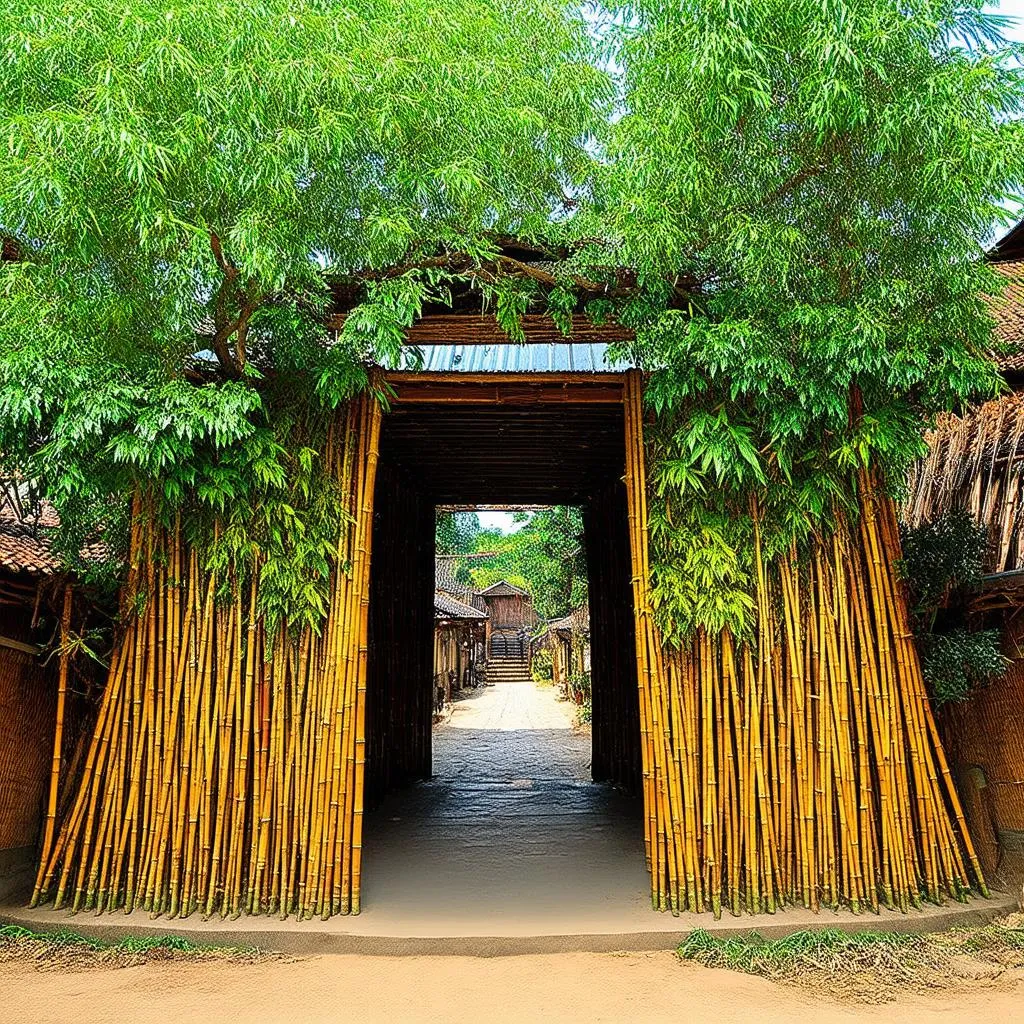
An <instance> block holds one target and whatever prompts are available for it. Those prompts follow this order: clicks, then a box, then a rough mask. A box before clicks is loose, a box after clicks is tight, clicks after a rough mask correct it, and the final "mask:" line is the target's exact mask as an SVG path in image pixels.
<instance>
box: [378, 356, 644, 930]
mask: <svg viewBox="0 0 1024 1024" xmlns="http://www.w3.org/2000/svg"><path fill="white" fill-rule="evenodd" d="M393 382H394V384H395V386H396V388H397V392H398V396H397V400H396V402H395V404H394V406H393V408H392V410H391V411H390V412H389V413H388V415H387V416H385V419H384V423H383V427H382V433H381V444H380V462H379V468H378V482H377V492H376V501H375V522H374V538H373V552H374V555H373V567H372V577H371V595H370V638H369V639H370V643H369V650H370V660H369V666H368V680H367V772H366V786H367V801H368V806H370V807H372V808H375V810H374V811H373V813H372V814H371V815H370V816H369V817H368V819H367V824H366V834H365V846H366V848H367V855H366V857H365V860H364V864H365V869H364V886H365V893H366V898H365V904H364V905H365V906H366V907H367V908H374V907H378V906H380V905H381V904H382V903H383V904H387V903H397V902H399V901H400V902H401V905H402V908H403V914H406V915H408V914H410V913H411V914H413V916H415V914H416V908H417V907H419V908H420V909H421V910H422V912H423V914H424V916H425V917H428V916H433V915H436V914H437V913H446V912H447V913H452V914H455V915H456V916H458V915H459V914H460V913H472V912H473V911H474V907H475V909H476V910H477V911H479V909H480V908H481V907H486V908H488V911H489V912H494V911H495V910H498V911H500V909H502V908H503V907H504V908H505V909H506V910H507V911H508V913H509V914H510V915H517V916H521V915H527V916H529V914H530V913H531V912H533V913H537V912H538V911H540V910H541V908H543V907H547V910H546V911H545V913H548V914H551V913H554V912H555V909H556V908H557V907H558V906H562V908H563V909H564V907H565V905H566V903H575V904H577V905H588V904H592V905H597V904H599V903H601V902H602V901H604V902H606V901H607V900H608V898H609V896H610V895H611V894H612V893H613V892H616V893H619V894H620V895H621V897H622V899H623V900H625V901H629V902H631V903H632V902H636V903H637V905H638V906H642V905H644V904H645V903H646V901H645V898H644V894H645V889H646V887H647V882H646V879H647V875H646V871H645V867H644V854H643V823H642V816H641V810H640V788H641V787H640V725H639V706H638V695H637V676H636V671H637V669H636V655H635V650H636V648H635V635H634V615H633V596H632V591H631V582H630V579H631V568H630V546H629V532H628V527H627V508H626V506H627V502H626V491H625V486H624V484H623V476H624V474H625V426H624V418H623V405H622V383H621V378H619V377H618V376H616V375H610V374H601V375H599V376H598V375H595V377H594V378H593V379H585V380H578V379H577V380H573V379H571V378H569V379H566V378H565V377H556V376H554V375H552V376H550V377H548V376H546V375H543V376H542V375H538V374H531V375H529V380H528V382H527V381H522V382H520V381H518V380H515V379H508V378H501V379H500V382H499V383H496V382H495V376H494V375H490V376H489V378H488V380H487V382H486V383H483V382H476V381H474V380H473V379H471V378H470V379H468V380H467V379H465V377H463V376H461V375H460V377H459V379H457V380H447V379H438V378H437V377H433V376H427V375H414V376H413V375H410V376H408V377H405V376H398V377H396V378H393ZM492 503H493V504H517V503H521V504H535V505H547V504H562V505H570V504H571V505H578V506H580V507H581V508H582V510H583V520H584V541H585V550H586V562H587V576H588V583H589V613H590V636H591V671H592V709H593V711H592V740H591V743H590V744H589V746H590V749H585V748H586V746H587V743H586V740H585V739H584V740H583V741H582V747H583V749H581V741H580V739H579V737H578V736H575V735H572V734H571V733H570V734H568V735H567V734H562V735H559V736H557V737H554V736H549V737H544V736H543V735H541V734H542V733H543V731H544V728H545V726H551V727H554V728H556V729H557V728H558V723H557V722H556V721H554V720H552V722H547V721H546V719H543V715H540V716H539V717H540V719H541V721H540V722H539V725H540V727H539V728H536V729H534V730H533V733H532V735H529V734H530V732H531V730H530V729H529V727H528V726H529V725H530V724H534V725H536V724H538V715H537V714H535V713H533V712H531V714H533V717H534V721H533V723H530V722H528V721H527V720H526V719H525V718H524V719H523V721H519V719H518V718H517V717H516V714H515V713H512V714H511V716H510V717H508V718H506V720H505V724H504V725H502V724H500V723H499V722H498V719H497V718H495V719H494V722H495V728H494V732H493V733H492V734H491V735H481V734H474V735H473V736H469V735H468V734H467V735H466V736H464V737H459V736H452V735H449V736H448V737H447V738H446V740H445V742H446V743H448V744H452V743H455V744H462V746H461V747H460V749H462V750H464V751H466V752H467V754H466V756H468V757H471V758H475V759H476V760H475V762H474V763H473V764H469V765H461V766H460V765H458V762H457V761H453V760H452V758H451V757H448V756H447V755H448V754H449V753H450V752H451V751H450V748H446V758H445V764H444V765H441V764H440V763H439V764H438V766H437V769H438V770H437V771H435V764H434V760H433V749H432V725H431V721H432V711H433V699H432V697H433V686H432V667H433V658H432V655H433V648H432V637H433V621H434V619H433V598H434V510H435V507H436V506H437V505H450V504H458V505H474V504H492ZM486 692H487V691H486V690H484V691H481V699H487V698H486V697H485V696H484V695H486ZM510 692H511V691H510ZM492 696H493V694H492ZM474 699H476V698H475V697H474ZM491 717H492V718H494V716H493V715H492V716H491ZM520 717H522V715H520ZM527 717H529V716H527ZM487 719H488V715H486V714H485V715H483V716H482V717H481V718H479V719H476V720H475V721H476V722H477V724H479V722H481V721H486V720H487ZM486 731H487V730H486V728H484V729H482V730H481V733H484V732H486ZM502 732H505V733H506V735H505V736H501V735H498V734H499V733H502ZM516 733H518V741H519V744H518V746H517V747H513V746H511V745H510V737H512V736H513V734H516ZM470 741H472V742H470ZM553 742H557V743H558V744H560V746H559V747H558V749H559V750H565V751H567V752H568V753H567V755H566V760H565V762H564V763H563V762H562V760H561V759H560V758H554V759H552V758H551V757H548V758H547V760H548V763H547V764H542V763H538V762H539V761H540V760H542V759H543V755H541V756H540V757H537V756H535V755H536V754H537V752H541V751H543V750H544V749H548V750H552V749H554V748H553V747H551V746H550V745H549V746H547V747H545V744H546V743H548V744H550V743H553ZM524 751H525V752H527V754H529V752H530V751H533V752H534V755H530V756H526V754H524ZM452 756H453V757H455V758H457V757H458V756H459V755H458V754H457V753H455V754H454V755H452ZM517 757H518V759H517ZM524 757H525V760H524ZM531 757H532V760H531ZM453 765H455V766H456V767H455V769H453ZM425 780H432V781H427V782H426V783H425V784H424V782H425ZM412 783H419V785H410V784H412ZM595 783H599V784H604V785H595ZM607 784H614V785H607ZM481 887H482V888H481ZM524 901H525V903H524Z"/></svg>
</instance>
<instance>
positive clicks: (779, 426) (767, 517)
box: [577, 0, 1024, 636]
mask: <svg viewBox="0 0 1024 1024" xmlns="http://www.w3.org/2000/svg"><path fill="white" fill-rule="evenodd" d="M612 10H613V12H616V13H617V14H618V17H617V18H616V19H614V20H613V21H611V22H610V23H608V24H607V25H606V32H605V44H606V46H607V48H608V50H609V51H610V52H611V53H612V54H613V55H614V57H615V60H616V63H617V67H618V69H619V75H618V84H619V87H620V90H621V97H622V110H621V117H619V118H618V120H617V121H616V123H615V125H614V128H613V131H612V134H611V138H610V140H609V143H608V149H607V152H606V154H605V159H604V160H603V162H602V166H601V168H600V169H599V171H598V172H597V175H596V178H597V186H596V190H595V194H596V197H597V201H596V203H595V204H594V206H593V207H592V208H591V209H590V211H589V213H590V216H589V217H584V218H581V220H580V226H581V231H582V232H583V233H585V234H588V235H598V236H599V237H600V238H601V239H602V244H601V245H600V246H596V245H595V246H592V247H591V250H590V251H589V252H581V253H580V254H579V255H578V257H577V262H578V264H579V265H586V261H588V260H589V261H590V262H591V264H593V265H608V264H609V263H611V264H613V265H622V266H628V267H631V268H634V269H635V272H636V275H637V279H638V283H639V287H638V288H637V290H636V292H635V293H634V294H633V295H632V296H630V297H629V298H627V299H626V300H625V303H624V310H623V314H622V315H623V316H624V317H625V318H626V319H628V320H629V321H630V322H631V323H633V324H634V325H635V326H636V327H637V343H636V345H635V346H634V347H633V349H632V354H633V356H634V357H635V358H636V359H637V360H638V361H639V363H640V364H641V365H643V366H644V367H646V368H648V369H650V370H652V371H653V376H652V378H651V382H650V386H649V388H648V392H647V398H648V401H649V403H650V404H651V405H652V406H653V408H654V410H655V412H656V413H657V414H658V424H657V427H656V429H655V431H654V434H655V438H656V445H657V451H658V459H657V460H656V468H655V474H654V481H653V483H654V487H655V489H656V491H657V493H658V495H659V496H660V497H661V498H662V499H664V500H663V502H655V503H652V506H651V514H652V523H651V529H652V535H653V538H654V545H655V552H654V582H655V599H656V601H657V602H658V604H659V606H660V610H661V612H662V624H663V628H664V629H665V630H666V631H667V633H668V634H669V635H670V636H672V635H675V636H677V635H679V634H680V633H682V632H686V631H688V630H690V629H692V628H694V627H695V626H704V627H706V628H708V629H710V630H718V629H720V628H722V627H723V626H725V625H731V626H734V627H741V626H742V624H743V622H744V621H745V620H746V619H747V617H748V616H747V612H748V609H749V601H750V598H749V591H750V578H751V577H750V573H751V561H752V554H753V544H752V534H753V519H754V515H753V512H754V510H755V509H756V511H757V514H758V518H759V519H760V520H761V525H762V528H763V529H764V534H765V536H764V538H763V540H764V543H765V549H766V551H767V552H768V553H769V554H770V553H772V552H777V551H780V550H786V549H788V547H789V546H790V544H791V543H792V542H793V541H794V540H799V539H801V538H802V537H804V536H806V534H807V533H808V532H809V531H811V530H814V529H816V528H818V527H819V526H820V524H821V523H822V522H823V521H824V520H827V519H828V518H829V517H830V515H831V514H832V513H833V512H834V510H835V506H836V503H837V502H838V503H842V502H844V501H847V500H848V499H849V496H850V493H851V488H850V486H849V483H850V478H851V475H852V474H853V473H854V472H855V471H856V470H857V469H858V467H862V466H866V465H870V466H873V467H877V468H879V469H880V470H883V471H885V472H886V474H887V477H888V480H889V481H890V484H892V485H895V486H899V484H900V482H901V481H902V480H903V478H904V474H905V470H906V468H907V465H908V462H909V460H911V459H912V458H914V457H915V456H917V455H918V454H919V453H920V452H921V446H922V440H921V438H922V434H923V427H924V425H925V424H926V422H927V420H928V417H929V416H930V415H932V414H933V413H934V412H936V411H937V410H939V409H944V408H950V407H955V406H956V405H957V404H958V403H961V402H963V401H964V400H966V399H968V398H970V397H972V396H976V395H991V394H992V393H993V391H994V389H995V388H996V386H997V378H996V374H995V370H994V367H993V365H992V363H991V362H990V361H989V359H988V355H989V352H990V349H991V346H992V326H993V325H992V320H991V317H990V315H989V313H988V311H987V309H986V306H985V296H986V295H990V294H994V293H996V292H997V290H998V289H999V288H1000V286H1001V282H999V281H998V280H997V278H996V275H995V274H994V273H993V272H992V271H991V270H990V269H989V268H988V267H987V266H986V264H985V263H984V261H983V259H982V254H983V250H982V243H983V240H984V239H985V238H986V237H987V236H989V234H990V231H991V227H992V225H993V224H994V223H998V222H1004V223H1005V221H1006V219H1007V211H1006V206H1007V205H1008V204H1010V203H1011V202H1012V201H1017V202H1019V199H1020V188H1021V182H1022V177H1024V175H1022V169H1024V163H1022V146H1021V143H1022V134H1021V123H1020V121H1019V120H1018V117H1019V114H1020V110H1021V105H1022V100H1024V79H1022V76H1021V72H1020V70H1019V68H1018V66H1017V64H1018V59H1019V57H1020V51H1019V50H1018V49H1017V48H1015V47H1011V46H1009V45H1007V44H1005V43H1004V42H1003V41H1002V40H1001V38H1000V27H1001V23H1000V21H999V19H998V18H996V17H994V16H992V15H990V14H987V13H985V12H984V11H983V4H982V2H981V0H970V2H966V3H964V2H960V0H909V2H903V0H901V2H896V0H864V2H858V3H846V2H843V0H838V2H833V0H829V2H826V3H822V2H821V0H755V2H735V3H732V2H730V3H721V4H706V3H699V2H692V0H676V2H669V3H666V2H662V0H655V2H650V3H648V2H643V0H641V2H637V3H632V4H629V5H628V8H625V9H624V10H627V11H628V14H626V15H623V13H622V10H623V9H619V6H618V5H614V4H613V5H612ZM755 501H756V506H755V505H754V504H753V503H754V502H755Z"/></svg>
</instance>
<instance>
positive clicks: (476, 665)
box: [434, 590, 487, 711]
mask: <svg viewBox="0 0 1024 1024" xmlns="http://www.w3.org/2000/svg"><path fill="white" fill-rule="evenodd" d="M486 639H487V613H486V612H482V611H480V610H479V609H478V608H473V607H472V606H471V605H468V604H464V603H463V602H462V601H459V600H458V599H457V598H455V597H452V595H451V594H446V593H444V591H441V590H435V591H434V708H435V710H437V711H440V709H441V708H442V707H443V706H444V705H445V704H446V703H447V702H448V701H450V700H451V698H452V694H454V693H458V692H459V691H460V690H462V689H464V688H465V687H467V686H475V685H476V684H477V678H478V676H477V673H478V671H479V669H480V666H481V663H482V662H483V657H484V652H485V650H486Z"/></svg>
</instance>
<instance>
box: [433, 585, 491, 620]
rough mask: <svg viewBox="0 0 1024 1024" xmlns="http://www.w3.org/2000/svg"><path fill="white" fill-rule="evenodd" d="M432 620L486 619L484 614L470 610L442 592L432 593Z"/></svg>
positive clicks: (466, 605)
mask: <svg viewBox="0 0 1024 1024" xmlns="http://www.w3.org/2000/svg"><path fill="white" fill-rule="evenodd" d="M434 618H435V619H472V620H473V621H477V620H479V621H483V620H484V619H486V618H487V613H486V612H481V611H478V610H477V609H476V608H471V607H470V606H469V605H468V604H463V603H462V602H461V601H456V600H455V598H454V597H452V596H451V595H450V594H445V593H444V592H443V591H440V590H435V591H434Z"/></svg>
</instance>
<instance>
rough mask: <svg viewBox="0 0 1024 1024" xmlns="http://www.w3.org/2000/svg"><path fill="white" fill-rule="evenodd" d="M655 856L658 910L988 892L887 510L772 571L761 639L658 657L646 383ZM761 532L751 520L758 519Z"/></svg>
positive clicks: (637, 495) (639, 627) (699, 642)
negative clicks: (901, 582)
mask: <svg viewBox="0 0 1024 1024" xmlns="http://www.w3.org/2000/svg"><path fill="white" fill-rule="evenodd" d="M626 421H627V422H626V433H627V473H626V482H627V490H628V498H629V518H630V528H631V532H632V550H633V588H634V609H635V616H636V636H637V664H638V676H639V682H640V716H641V754H642V762H643V784H644V798H645V808H646V816H647V824H646V831H645V841H646V850H647V857H648V863H649V867H650V871H651V880H652V893H651V895H652V901H653V903H654V905H655V906H656V907H659V908H660V909H671V910H673V911H678V910H691V911H703V910H705V909H708V908H710V909H711V910H712V911H713V912H714V913H715V914H716V915H718V914H720V913H721V909H722V907H723V906H726V907H728V908H730V909H731V910H732V912H733V913H736V914H738V913H740V912H741V911H742V910H744V909H745V910H747V911H748V912H752V913H756V912H760V911H764V910H767V911H769V912H772V911H774V910H775V909H776V908H777V907H779V906H781V905H783V904H786V903H797V904H802V905H803V906H805V907H809V908H812V909H817V908H818V907H819V906H820V905H821V904H823V903H824V904H827V905H830V906H835V905H837V904H840V903H843V904H847V905H849V906H850V907H851V908H852V909H854V910H861V909H862V908H863V907H865V906H868V907H871V908H872V909H874V910H877V909H878V907H879V905H880V904H884V905H885V906H888V907H899V908H900V909H903V910H906V909H907V908H908V907H909V906H910V905H912V904H913V905H918V904H919V903H920V900H921V897H922V895H923V896H924V897H926V898H928V899H930V900H939V899H940V898H941V897H942V896H943V895H953V896H961V895H962V894H963V893H964V892H965V891H966V890H967V889H968V887H969V884H970V881H971V878H972V877H973V878H974V879H975V880H976V881H977V883H978V886H979V887H980V888H981V890H982V891H984V881H983V879H982V876H981V871H980V868H979V866H978V861H977V858H976V856H975V854H974V850H973V848H972V846H971V842H970V838H969V837H968V835H967V832H966V829H965V827H964V820H963V815H962V812H961V810H960V805H959V802H958V799H957V795H956V792H955V790H954V788H953V784H952V778H951V776H950V773H949V769H948V767H947V765H946V760H945V757H944V755H943V751H942V747H941V744H940V743H939V739H938V734H937V731H936V727H935V723H934V720H933V717H932V713H931V709H930V706H929V704H928V701H927V698H926V696H925V689H924V683H923V681H922V678H921V671H920V666H919V664H918V658H917V653H916V650H915V648H914V644H913V640H912V637H911V633H910V630H909V627H908V623H907V613H906V608H905V603H904V600H903V595H902V594H901V592H900V590H899V587H898V585H897V584H896V582H895V580H896V575H895V562H896V560H897V559H898V557H899V539H898V534H897V528H896V521H895V516H894V514H893V510H892V508H891V506H890V505H889V504H888V502H886V501H883V500H880V499H879V498H877V497H876V493H877V489H876V488H875V487H874V486H873V483H872V481H870V480H868V479H867V478H862V480H861V481H860V495H861V504H862V515H861V517H860V522H859V525H858V526H856V527H847V528H844V529H842V530H840V531H839V532H838V533H836V534H835V535H834V536H832V537H829V538H821V539H820V540H819V541H818V543H817V544H816V545H815V548H814V550H813V552H812V553H811V557H810V558H809V560H806V562H805V564H803V565H801V564H799V563H798V560H797V556H796V552H793V554H792V557H791V558H789V559H784V560H782V561H781V562H780V563H779V564H776V565H769V564H764V563H763V561H762V560H761V556H760V551H759V550H758V551H757V561H758V563H759V565H758V569H757V586H756V607H757V625H756V635H755V636H754V637H753V638H751V639H750V640H748V641H746V642H743V643H738V642H737V641H736V640H735V639H734V638H733V637H732V636H731V635H730V634H729V633H723V634H722V635H720V636H717V637H709V636H705V635H701V636H698V637H697V638H696V639H695V640H694V642H693V643H692V645H691V646H690V647H688V648H687V649H685V650H682V651H680V652H676V653H671V652H667V651H665V650H664V649H663V647H662V643H661V639H660V636H659V634H658V630H657V627H656V625H655V623H654V619H653V616H652V612H651V604H650V595H649V593H648V585H649V566H648V555H647V531H646V521H647V507H646V502H647V493H646V482H645V478H644V461H643V436H642V422H641V396H640V381H639V379H638V378H637V377H636V376H635V375H631V378H630V381H629V383H628V385H627V392H626ZM752 512H753V514H754V518H755V522H756V521H757V509H756V506H754V507H753V508H752Z"/></svg>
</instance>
